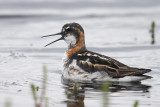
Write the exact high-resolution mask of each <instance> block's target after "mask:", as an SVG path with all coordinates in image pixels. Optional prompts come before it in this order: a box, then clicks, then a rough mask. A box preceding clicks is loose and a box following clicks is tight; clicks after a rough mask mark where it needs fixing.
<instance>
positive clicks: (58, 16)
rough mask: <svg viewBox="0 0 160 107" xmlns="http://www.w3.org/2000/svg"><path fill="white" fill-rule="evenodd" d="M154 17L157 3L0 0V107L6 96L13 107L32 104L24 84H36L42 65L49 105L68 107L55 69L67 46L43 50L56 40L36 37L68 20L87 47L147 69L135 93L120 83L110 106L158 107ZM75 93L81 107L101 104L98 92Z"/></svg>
mask: <svg viewBox="0 0 160 107" xmlns="http://www.w3.org/2000/svg"><path fill="white" fill-rule="evenodd" d="M159 19H160V0H0V96H1V98H0V107H1V105H3V104H4V102H5V101H6V99H8V98H9V99H10V100H11V102H12V106H13V107H22V106H23V107H29V106H30V107H31V106H33V104H34V103H33V100H32V96H31V94H30V88H29V85H30V83H35V84H37V85H39V86H40V84H41V79H42V72H41V71H42V65H46V66H47V69H48V75H49V77H48V78H49V81H48V88H47V97H48V98H49V100H50V102H49V105H50V106H58V107H62V106H70V105H68V103H66V102H67V101H70V100H68V98H67V97H66V95H65V89H64V85H63V84H62V83H61V69H60V68H61V64H62V62H61V59H62V57H63V54H64V52H65V50H66V48H67V45H66V43H65V42H64V41H60V42H57V43H54V44H52V45H50V46H48V47H47V48H44V46H45V45H46V44H48V43H49V42H52V41H53V40H56V39H57V38H59V37H58V36H57V37H49V38H43V39H42V38H41V37H42V36H44V35H48V34H54V33H57V32H59V31H60V30H61V28H62V26H63V25H64V24H66V23H70V22H77V23H79V24H80V25H82V27H83V28H84V31H85V39H86V45H87V47H88V49H90V50H92V51H96V52H98V53H101V54H105V55H108V56H110V57H113V58H116V59H117V60H119V61H121V62H123V63H125V64H127V65H130V66H135V67H145V68H151V69H152V70H153V72H151V73H149V74H148V75H149V76H152V77H153V78H152V79H150V80H146V81H143V82H142V84H138V86H137V87H140V89H138V90H137V89H133V90H130V89H127V88H126V87H128V85H127V86H126V85H125V87H124V86H123V87H118V90H116V91H114V92H112V93H111V95H110V96H111V97H110V99H111V100H110V107H119V106H120V105H121V106H123V107H124V106H125V107H129V106H130V107H131V106H132V104H133V102H134V101H135V100H139V101H140V107H150V106H153V107H158V106H160V102H159V100H160V94H159V89H160V86H159V83H160V79H159V76H160V73H159V71H160V67H159V65H160V56H159V53H160V20H159ZM152 22H154V24H152ZM153 33H154V38H155V43H154V44H151V42H152V38H153V37H152V34H153ZM129 86H131V87H135V84H134V85H132V84H131V85H129ZM144 87H148V88H147V91H146V92H144V89H145V90H146V88H144ZM149 87H152V88H149ZM116 88H117V87H116ZM123 89H124V90H123ZM81 94H82V97H83V98H82V99H83V101H82V99H81V100H80V101H81V102H83V104H82V105H81V107H83V106H92V107H98V106H102V101H101V97H102V95H101V91H99V90H96V89H87V90H85V92H84V93H81ZM55 96H56V98H55ZM76 100H78V101H79V99H76ZM124 100H127V102H124ZM95 101H96V103H95ZM72 103H73V102H72Z"/></svg>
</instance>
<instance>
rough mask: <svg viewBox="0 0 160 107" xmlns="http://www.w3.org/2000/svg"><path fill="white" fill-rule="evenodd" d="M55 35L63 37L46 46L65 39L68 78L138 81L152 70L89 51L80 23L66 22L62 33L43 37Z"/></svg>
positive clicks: (64, 70)
mask: <svg viewBox="0 0 160 107" xmlns="http://www.w3.org/2000/svg"><path fill="white" fill-rule="evenodd" d="M54 35H61V38H59V39H58V40H55V41H53V42H51V43H49V44H47V45H46V46H48V45H50V44H52V43H54V42H56V41H59V40H64V41H65V42H66V43H67V44H68V49H67V51H66V53H65V58H64V62H63V70H62V75H63V77H64V78H66V79H70V80H75V81H83V80H84V81H93V80H95V81H103V80H109V81H119V80H120V81H125V79H124V78H128V80H127V81H135V80H136V81H138V80H142V79H143V77H141V76H142V75H143V74H144V73H147V72H150V71H151V70H150V69H143V68H134V67H129V66H127V65H125V64H123V63H121V62H119V61H117V60H115V59H112V58H110V57H108V56H104V55H101V54H98V53H94V52H91V51H88V50H87V49H86V46H85V39H84V30H83V28H82V27H81V25H79V24H78V23H68V24H65V25H64V26H63V27H62V31H61V32H60V33H57V34H52V35H47V36H43V37H48V36H54ZM122 77H123V78H122ZM131 77H132V79H131ZM140 77H141V78H140Z"/></svg>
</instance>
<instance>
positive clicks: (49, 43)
mask: <svg viewBox="0 0 160 107" xmlns="http://www.w3.org/2000/svg"><path fill="white" fill-rule="evenodd" d="M61 34H62V33H61V32H60V33H56V34H51V35H46V36H42V38H44V37H49V36H55V35H61ZM59 40H63V36H62V37H61V38H59V39H57V40H55V41H53V42H51V43H49V44H47V45H45V47H46V46H48V45H50V44H52V43H55V42H57V41H59Z"/></svg>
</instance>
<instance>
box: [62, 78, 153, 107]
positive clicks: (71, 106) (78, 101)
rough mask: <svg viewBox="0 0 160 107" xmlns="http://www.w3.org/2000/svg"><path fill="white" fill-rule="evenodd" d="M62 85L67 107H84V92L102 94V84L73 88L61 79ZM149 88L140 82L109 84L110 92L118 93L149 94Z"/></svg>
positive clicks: (68, 81) (80, 85) (87, 84)
mask: <svg viewBox="0 0 160 107" xmlns="http://www.w3.org/2000/svg"><path fill="white" fill-rule="evenodd" d="M62 83H63V84H65V85H67V87H65V93H66V97H67V99H68V100H67V101H65V102H66V104H67V107H84V106H85V104H84V99H85V91H89V90H90V91H94V92H103V91H102V88H101V87H102V82H94V83H80V82H79V83H78V86H76V87H75V86H74V83H73V81H70V80H66V79H64V78H62ZM150 87H151V86H148V85H144V84H142V83H141V82H128V83H127V82H109V90H110V92H112V93H114V92H119V91H142V92H144V93H148V92H149V88H150Z"/></svg>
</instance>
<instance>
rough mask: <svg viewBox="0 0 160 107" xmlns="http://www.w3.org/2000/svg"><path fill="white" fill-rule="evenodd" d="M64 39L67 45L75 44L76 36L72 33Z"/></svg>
mask: <svg viewBox="0 0 160 107" xmlns="http://www.w3.org/2000/svg"><path fill="white" fill-rule="evenodd" d="M64 40H65V42H66V43H67V44H68V45H71V46H73V45H75V44H76V38H75V37H74V36H73V35H67V36H66V37H65V38H64Z"/></svg>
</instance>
